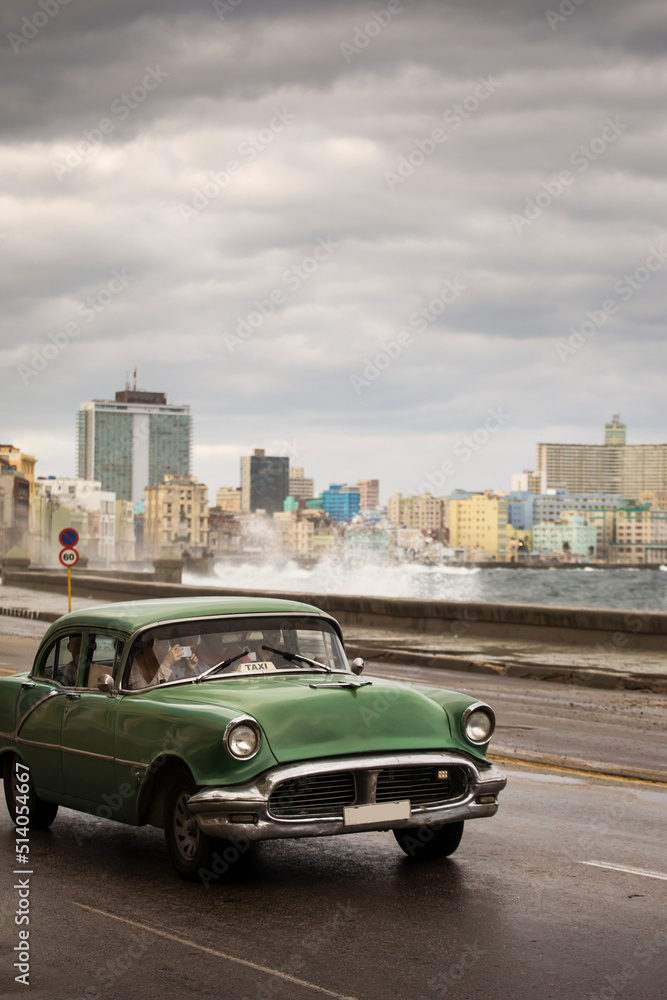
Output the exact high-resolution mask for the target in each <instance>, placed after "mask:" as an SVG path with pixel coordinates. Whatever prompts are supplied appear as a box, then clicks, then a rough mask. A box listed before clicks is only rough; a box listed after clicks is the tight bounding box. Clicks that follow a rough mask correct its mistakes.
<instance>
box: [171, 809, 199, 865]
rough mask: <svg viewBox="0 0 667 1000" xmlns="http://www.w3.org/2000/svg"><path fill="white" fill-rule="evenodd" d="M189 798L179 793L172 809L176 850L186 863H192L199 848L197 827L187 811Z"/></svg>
mask: <svg viewBox="0 0 667 1000" xmlns="http://www.w3.org/2000/svg"><path fill="white" fill-rule="evenodd" d="M189 801H190V796H189V795H188V793H187V792H181V794H180V795H179V797H178V799H177V800H176V807H175V809H174V836H175V840H176V844H177V846H178V850H179V852H180V853H181V856H182V857H183V858H184V859H185V860H186V861H192V859H193V858H194V856H195V854H196V853H197V849H198V847H199V827H198V826H197V821H196V820H195V819H194V817H193V815H192V813H191V812H190V810H189V809H188V802H189Z"/></svg>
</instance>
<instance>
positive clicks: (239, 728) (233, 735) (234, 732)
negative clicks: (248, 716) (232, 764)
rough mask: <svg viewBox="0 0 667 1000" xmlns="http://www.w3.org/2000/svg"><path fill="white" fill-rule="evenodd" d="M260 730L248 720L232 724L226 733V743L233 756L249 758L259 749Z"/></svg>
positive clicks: (243, 758)
mask: <svg viewBox="0 0 667 1000" xmlns="http://www.w3.org/2000/svg"><path fill="white" fill-rule="evenodd" d="M259 743H260V735H259V730H258V729H255V727H254V726H251V725H249V724H248V723H247V722H240V723H238V724H237V725H234V726H231V727H230V728H229V729H228V731H227V732H226V733H225V745H226V747H227V749H228V751H229V752H230V754H231V755H232V756H233V757H239V758H241V759H242V760H247V759H248V758H249V757H254V756H255V754H256V753H257V751H258V750H259Z"/></svg>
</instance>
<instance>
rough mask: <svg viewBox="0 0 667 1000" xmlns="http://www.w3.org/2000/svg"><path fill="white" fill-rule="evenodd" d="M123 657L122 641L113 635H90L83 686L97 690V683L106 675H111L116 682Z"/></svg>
mask: <svg viewBox="0 0 667 1000" xmlns="http://www.w3.org/2000/svg"><path fill="white" fill-rule="evenodd" d="M122 655H123V640H122V639H118V638H116V637H115V636H113V635H101V634H99V633H90V634H89V636H88V642H87V644H86V663H85V671H84V675H83V686H84V687H87V688H93V689H94V690H97V682H98V680H99V679H100V677H103V676H104V674H110V675H111V676H112V677H113V678H114V680H116V674H117V672H118V667H119V666H120V660H121V656H122Z"/></svg>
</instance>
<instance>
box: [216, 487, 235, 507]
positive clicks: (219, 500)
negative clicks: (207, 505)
mask: <svg viewBox="0 0 667 1000" xmlns="http://www.w3.org/2000/svg"><path fill="white" fill-rule="evenodd" d="M215 506H216V507H217V508H218V509H219V510H224V511H226V512H227V513H228V514H239V513H240V511H241V488H240V487H239V486H236V487H235V486H221V487H220V489H219V490H218V492H217V493H216V494H215Z"/></svg>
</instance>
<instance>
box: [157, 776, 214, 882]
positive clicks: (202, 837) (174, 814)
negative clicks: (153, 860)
mask: <svg viewBox="0 0 667 1000" xmlns="http://www.w3.org/2000/svg"><path fill="white" fill-rule="evenodd" d="M196 791H197V786H196V785H195V783H194V780H193V778H192V775H191V774H190V772H189V771H186V770H179V771H176V772H174V774H173V775H172V776H171V779H170V781H169V785H168V788H167V795H166V808H165V817H164V838H165V841H166V843H167V850H168V852H169V857H170V859H171V863H172V865H173V866H174V868H175V869H176V871H177V872H178V874H179V875H180V876H181V878H185V879H188V880H189V881H195V880H196V879H197V878H199V877H201V873H202V872H203V871H206V869H207V868H208V867H209V860H210V857H211V838H210V837H208V836H207V835H206V834H205V833H202V831H201V830H200V829H199V824H198V823H197V820H196V818H195V816H194V815H193V814H192V813H191V812H190V810H189V808H188V802H189V801H190V797H191V796H192V795H194V794H195V792H196Z"/></svg>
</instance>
